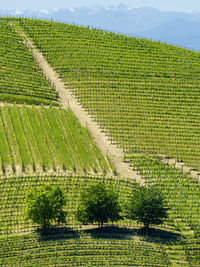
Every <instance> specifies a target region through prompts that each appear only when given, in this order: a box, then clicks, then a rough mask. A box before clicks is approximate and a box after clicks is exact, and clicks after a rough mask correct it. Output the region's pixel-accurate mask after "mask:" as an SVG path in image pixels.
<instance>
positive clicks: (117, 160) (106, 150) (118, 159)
mask: <svg viewBox="0 0 200 267" xmlns="http://www.w3.org/2000/svg"><path fill="white" fill-rule="evenodd" d="M12 26H13V27H14V25H13V24H12ZM19 34H20V36H21V37H22V39H23V40H24V43H25V44H26V45H27V46H28V48H29V49H30V50H31V52H32V54H33V57H34V58H35V60H36V61H37V62H38V65H39V67H40V68H41V70H42V72H43V73H44V75H45V76H46V78H47V80H49V82H50V83H51V84H52V85H53V86H54V87H55V89H56V91H57V92H58V94H59V97H60V102H61V104H62V107H63V108H66V109H68V108H69V107H70V109H71V110H72V112H73V113H74V115H75V116H76V117H77V118H78V120H79V122H80V123H81V125H82V126H87V127H88V129H89V130H90V132H91V134H92V136H93V138H94V141H95V143H96V145H97V146H98V147H99V149H100V150H101V151H102V153H103V154H104V155H109V156H110V158H111V160H112V163H113V165H114V167H115V169H116V171H117V173H118V175H119V176H121V177H124V178H130V179H135V180H136V181H137V182H138V183H139V184H141V185H144V183H145V180H144V179H143V178H142V177H141V176H140V175H138V174H137V172H136V171H134V170H132V168H131V167H130V166H129V164H127V163H125V162H123V157H124V153H123V150H122V149H120V148H118V147H117V146H116V145H113V144H111V143H110V141H108V138H107V136H106V135H105V133H104V132H102V130H101V129H100V127H99V125H98V124H97V123H96V122H95V121H94V120H93V119H92V118H91V117H90V115H89V114H88V112H87V111H85V110H84V108H83V107H82V106H81V105H80V103H79V102H78V101H77V99H76V98H75V96H74V95H73V94H72V93H71V92H70V90H69V88H67V86H66V84H65V83H64V82H63V81H62V80H61V79H60V78H59V76H58V74H57V73H56V72H55V71H54V70H53V68H52V67H51V66H50V65H49V64H48V62H47V61H46V60H45V58H44V57H43V55H42V53H40V52H39V51H38V50H37V49H36V47H35V46H34V45H33V43H32V42H31V41H30V40H29V39H28V38H27V36H26V35H25V34H24V33H22V32H20V33H19Z"/></svg>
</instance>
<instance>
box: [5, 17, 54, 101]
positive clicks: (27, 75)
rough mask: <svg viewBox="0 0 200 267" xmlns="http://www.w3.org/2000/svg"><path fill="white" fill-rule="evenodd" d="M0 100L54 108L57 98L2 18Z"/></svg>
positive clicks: (17, 37)
mask: <svg viewBox="0 0 200 267" xmlns="http://www.w3.org/2000/svg"><path fill="white" fill-rule="evenodd" d="M0 29H1V30H0V101H7V102H18V103H24V102H25V103H29V104H41V103H43V104H46V105H49V104H53V105H58V103H57V100H58V95H57V93H56V91H55V89H54V88H53V87H51V85H50V84H49V82H48V81H47V80H46V79H45V77H44V76H43V74H42V72H41V71H40V69H39V67H38V65H37V63H36V61H35V60H34V58H33V56H32V54H31V52H30V51H29V50H28V48H27V47H26V46H25V45H24V44H23V42H22V40H21V38H20V37H19V35H18V33H16V32H15V30H14V28H13V27H11V26H10V25H9V23H8V22H7V20H6V19H2V18H1V20H0Z"/></svg>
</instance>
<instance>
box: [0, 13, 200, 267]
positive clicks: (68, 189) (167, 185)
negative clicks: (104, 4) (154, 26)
mask: <svg viewBox="0 0 200 267" xmlns="http://www.w3.org/2000/svg"><path fill="white" fill-rule="evenodd" d="M23 32H24V34H25V35H26V36H27V37H28V38H29V39H30V40H31V41H32V43H33V44H34V45H35V47H36V48H37V49H38V50H39V51H40V52H41V53H42V54H43V56H44V57H45V58H46V59H47V61H48V63H49V64H50V65H51V66H52V67H53V68H54V70H55V71H56V72H57V74H58V76H59V77H60V78H61V79H62V80H63V81H64V82H65V84H66V86H65V87H66V92H67V91H71V92H72V93H73V94H74V95H75V96H76V97H77V98H78V100H79V102H80V103H81V104H82V106H83V107H84V109H85V110H87V111H89V113H90V114H91V115H92V117H93V118H94V119H95V120H96V121H97V122H98V124H99V126H100V128H101V130H102V132H105V133H106V134H107V138H108V139H109V140H110V141H111V143H113V144H114V145H117V146H119V147H121V148H123V151H124V154H122V158H121V161H123V160H124V162H126V163H124V164H126V165H125V166H126V167H127V168H128V167H131V168H132V169H133V170H134V171H136V172H137V173H138V175H141V177H142V178H143V179H144V180H145V186H151V185H152V184H155V185H157V187H159V188H160V189H161V190H162V194H163V196H164V197H165V199H166V201H167V205H168V206H169V207H170V211H169V218H168V219H167V220H166V221H165V222H164V223H163V224H162V225H160V226H159V227H158V226H152V228H150V229H149V233H148V234H147V232H146V231H145V232H144V229H142V226H143V225H142V224H140V223H138V222H136V221H130V220H128V219H124V220H120V221H119V222H117V223H111V222H109V223H108V224H107V225H105V227H104V228H103V229H97V225H86V226H84V225H81V224H80V223H79V222H78V221H77V220H76V219H75V211H76V209H77V207H78V205H79V200H80V195H81V192H82V191H83V190H86V189H87V188H88V187H89V186H91V185H94V184H95V183H96V182H99V181H101V182H104V183H105V185H106V187H108V188H109V187H111V188H113V189H114V190H115V191H116V192H117V193H118V195H119V203H120V206H121V207H122V215H125V208H126V206H127V204H128V202H129V200H130V196H131V192H132V190H133V188H136V187H138V184H137V183H136V182H135V180H134V179H130V178H128V177H121V176H120V175H119V174H118V172H117V167H118V166H117V165H116V163H115V165H113V162H112V158H111V157H110V156H107V155H104V154H103V152H102V151H100V149H99V148H98V147H97V144H95V141H94V140H96V139H93V137H92V134H91V133H90V130H91V129H89V127H83V126H81V124H80V123H79V121H78V119H77V118H76V117H75V115H74V114H73V112H72V110H73V109H71V108H70V107H66V106H62V103H63V102H62V101H61V100H62V97H63V96H61V95H60V96H59V94H58V93H57V92H56V90H55V88H54V87H53V86H55V84H54V83H52V82H51V79H50V81H47V79H46V77H45V75H44V73H43V72H42V71H41V70H40V67H39V66H38V63H37V62H36V60H35V59H34V57H33V55H32V51H31V49H30V48H28V47H27V46H26V45H25V43H24V41H23V38H22V37H21V36H20V35H21V34H23ZM0 37H1V38H0V63H1V64H0V265H1V266H13V265H16V266H55V265H57V266H91V265H95V266H104V265H108V266H114V265H116V266H129V265H130V266H199V265H200V241H199V240H200V239H199V238H200V223H199V222H200V210H199V207H200V195H199V193H200V186H199V181H198V180H197V179H196V178H194V177H191V175H190V173H183V169H182V170H177V169H176V166H175V167H173V166H170V165H169V164H168V163H167V162H164V161H163V159H162V154H164V155H166V156H168V157H172V158H175V159H176V161H183V164H186V165H188V166H189V167H192V168H196V169H197V170H200V147H199V144H200V131H199V128H200V127H199V119H200V118H199V117H200V104H199V103H200V93H199V92H200V91H199V89H200V85H199V81H200V61H199V58H200V54H199V53H197V52H193V51H190V50H186V49H183V48H179V47H175V46H170V45H166V44H163V43H159V42H152V41H148V40H144V39H139V38H133V37H128V36H124V35H118V34H114V33H110V32H104V31H102V30H95V29H89V28H88V27H78V26H75V25H67V24H61V23H55V22H48V21H42V20H30V19H13V18H1V20H0ZM51 84H53V86H51ZM64 97H65V98H66V96H64ZM66 99H67V98H66ZM68 102H69V100H68ZM116 151H118V150H116ZM119 151H121V150H119ZM120 153H121V152H120ZM105 154H106V153H105ZM107 154H108V152H107ZM120 155H121V154H120ZM123 156H124V158H123ZM45 184H51V185H58V186H59V187H60V188H62V190H63V191H64V193H65V195H66V198H67V205H66V208H65V209H66V211H67V218H66V224H63V225H61V226H57V225H53V227H54V228H53V229H50V230H49V231H48V232H45V233H43V232H41V231H39V230H38V226H37V225H33V224H32V223H31V222H30V221H26V220H25V218H24V215H25V202H24V200H25V195H26V193H27V192H28V190H29V189H30V188H33V187H41V186H42V185H45Z"/></svg>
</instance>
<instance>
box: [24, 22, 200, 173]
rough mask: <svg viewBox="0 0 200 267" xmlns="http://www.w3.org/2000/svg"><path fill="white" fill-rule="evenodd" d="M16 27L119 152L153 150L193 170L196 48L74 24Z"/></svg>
mask: <svg viewBox="0 0 200 267" xmlns="http://www.w3.org/2000/svg"><path fill="white" fill-rule="evenodd" d="M21 26H22V27H23V28H24V30H25V31H26V33H27V34H28V35H29V36H30V37H31V38H32V39H33V40H34V42H35V43H36V44H37V46H38V48H39V49H40V51H41V52H42V53H43V55H45V57H46V59H47V60H48V61H49V63H50V64H51V66H53V67H54V68H55V70H56V71H57V72H58V73H59V74H60V76H62V77H63V80H64V81H66V83H67V85H68V87H69V88H70V89H71V90H72V91H74V93H75V94H76V96H77V97H78V98H79V100H80V102H81V103H82V104H83V105H84V107H85V108H86V109H87V110H89V112H90V113H91V114H93V115H94V116H95V118H96V120H97V121H98V122H99V123H100V125H101V126H102V127H104V129H105V130H106V131H107V133H108V134H109V136H110V137H111V138H112V140H113V141H114V142H117V143H119V145H120V146H121V147H123V148H124V150H126V151H135V152H138V151H140V152H141V151H143V152H160V153H163V154H167V155H169V156H171V157H173V158H176V159H177V160H182V161H184V162H186V163H187V164H188V165H190V166H192V167H195V168H197V169H200V164H199V157H200V150H199V142H200V131H199V116H200V115H199V114H200V106H199V103H200V94H199V89H200V87H199V80H200V71H199V69H200V68H199V67H200V62H199V53H197V52H193V51H190V50H186V49H183V48H178V47H174V46H170V45H166V44H162V43H158V42H151V41H148V40H143V39H137V38H133V37H127V36H123V35H116V34H113V33H110V32H103V31H101V30H99V31H98V30H95V29H92V30H91V29H89V28H86V27H77V26H74V25H66V24H60V23H52V22H47V21H39V20H21Z"/></svg>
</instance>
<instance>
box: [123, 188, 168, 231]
mask: <svg viewBox="0 0 200 267" xmlns="http://www.w3.org/2000/svg"><path fill="white" fill-rule="evenodd" d="M167 210H168V207H167V206H166V203H165V200H164V198H163V196H162V193H161V192H160V190H158V189H157V188H156V187H155V186H152V187H149V188H147V187H139V188H136V189H135V190H133V193H132V196H131V199H130V203H129V205H128V208H127V217H128V218H130V219H132V220H137V221H139V222H142V223H143V224H144V226H145V228H147V229H148V228H149V226H150V225H152V224H155V225H159V224H161V223H163V222H164V220H165V219H166V218H167V217H168V214H167Z"/></svg>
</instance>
